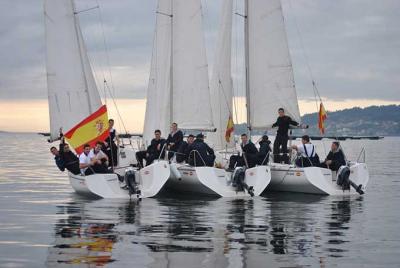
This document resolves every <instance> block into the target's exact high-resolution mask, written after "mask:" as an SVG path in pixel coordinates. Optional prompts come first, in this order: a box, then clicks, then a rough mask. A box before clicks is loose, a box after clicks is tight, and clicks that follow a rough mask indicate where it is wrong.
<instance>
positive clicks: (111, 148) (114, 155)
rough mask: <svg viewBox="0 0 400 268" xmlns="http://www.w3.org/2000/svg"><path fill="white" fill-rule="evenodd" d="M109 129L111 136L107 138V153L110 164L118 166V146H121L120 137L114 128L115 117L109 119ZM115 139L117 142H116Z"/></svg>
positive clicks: (105, 143)
mask: <svg viewBox="0 0 400 268" xmlns="http://www.w3.org/2000/svg"><path fill="white" fill-rule="evenodd" d="M108 131H109V133H110V134H109V136H108V137H107V138H106V140H105V142H104V145H105V153H106V154H107V156H108V159H110V160H111V161H109V165H110V166H113V167H115V166H117V165H118V147H119V138H118V133H117V131H116V130H115V128H114V119H109V120H108ZM115 141H116V142H117V144H115Z"/></svg>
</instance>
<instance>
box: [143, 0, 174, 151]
mask: <svg viewBox="0 0 400 268" xmlns="http://www.w3.org/2000/svg"><path fill="white" fill-rule="evenodd" d="M171 5H172V1H171V0H159V1H158V7H157V21H156V30H155V35H154V41H153V55H152V59H151V69H150V78H149V85H148V88H147V104H146V114H145V120H144V122H145V123H144V131H143V138H144V140H145V143H146V144H150V142H151V139H152V138H154V130H156V129H159V130H161V134H162V135H163V136H167V134H168V133H169V127H170V124H171V122H170V120H171V116H170V110H171V106H170V94H171V90H170V82H171V33H172V32H171V25H172V17H170V16H169V15H170V14H171V7H172V6H171Z"/></svg>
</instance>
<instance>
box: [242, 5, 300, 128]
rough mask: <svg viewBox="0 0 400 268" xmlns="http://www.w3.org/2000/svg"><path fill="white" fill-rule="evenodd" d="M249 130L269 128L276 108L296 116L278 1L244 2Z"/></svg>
mask: <svg viewBox="0 0 400 268" xmlns="http://www.w3.org/2000/svg"><path fill="white" fill-rule="evenodd" d="M247 5H248V8H247V18H248V57H249V58H248V68H249V70H248V71H249V76H248V79H249V81H248V83H249V89H248V100H247V102H248V103H247V105H248V107H250V111H249V112H250V118H249V119H250V122H248V123H249V124H250V126H251V127H252V128H253V129H257V128H269V127H271V125H272V124H273V123H274V122H275V121H276V118H277V111H278V109H279V108H280V107H282V108H284V109H285V112H286V114H287V115H289V116H290V117H292V119H294V120H296V121H299V120H300V112H299V107H298V103H297V95H296V89H295V85H294V78H293V69H292V63H291V59H290V54H289V48H288V42H287V37H286V31H285V25H284V19H283V13H282V6H281V2H280V0H268V1H265V0H247Z"/></svg>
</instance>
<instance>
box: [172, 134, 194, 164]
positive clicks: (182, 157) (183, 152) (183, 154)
mask: <svg viewBox="0 0 400 268" xmlns="http://www.w3.org/2000/svg"><path fill="white" fill-rule="evenodd" d="M193 142H194V135H192V134H190V135H189V136H188V137H187V140H186V141H184V142H182V144H181V147H179V150H178V152H177V154H176V162H178V163H182V162H185V161H186V162H187V161H188V159H189V153H190V146H191V145H192V144H193Z"/></svg>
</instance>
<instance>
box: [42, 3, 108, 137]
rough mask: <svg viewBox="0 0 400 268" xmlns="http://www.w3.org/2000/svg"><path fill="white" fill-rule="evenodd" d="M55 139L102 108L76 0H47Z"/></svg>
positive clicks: (49, 80)
mask: <svg viewBox="0 0 400 268" xmlns="http://www.w3.org/2000/svg"><path fill="white" fill-rule="evenodd" d="M44 10H45V27H46V53H47V54H46V55H47V58H46V67H47V87H48V98H49V113H50V133H51V137H50V138H51V140H54V139H57V137H58V134H59V130H60V128H62V130H63V131H65V132H66V131H68V130H69V129H71V128H72V127H73V126H75V125H76V124H77V123H79V122H80V121H81V120H82V119H84V118H86V117H87V116H89V115H90V114H91V113H93V112H94V111H96V110H97V109H99V108H100V107H101V98H100V95H99V93H98V91H97V87H96V83H95V80H94V78H93V74H92V69H91V67H90V63H89V59H88V56H87V53H86V48H85V44H84V41H83V38H82V33H81V29H80V26H79V21H78V18H77V15H76V14H75V11H74V10H75V7H74V3H73V1H72V0H58V1H54V0H45V4H44Z"/></svg>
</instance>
